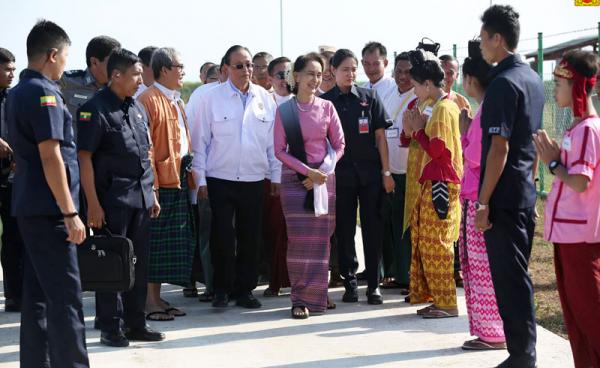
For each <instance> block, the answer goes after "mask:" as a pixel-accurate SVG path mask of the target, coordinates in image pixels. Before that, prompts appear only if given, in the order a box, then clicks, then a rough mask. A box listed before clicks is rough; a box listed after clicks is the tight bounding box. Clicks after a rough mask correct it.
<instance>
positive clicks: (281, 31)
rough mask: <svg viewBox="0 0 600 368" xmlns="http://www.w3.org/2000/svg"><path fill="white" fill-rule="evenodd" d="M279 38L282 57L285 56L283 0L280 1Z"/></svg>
mask: <svg viewBox="0 0 600 368" xmlns="http://www.w3.org/2000/svg"><path fill="white" fill-rule="evenodd" d="M279 38H280V41H281V45H280V46H281V54H280V55H281V56H283V0H279Z"/></svg>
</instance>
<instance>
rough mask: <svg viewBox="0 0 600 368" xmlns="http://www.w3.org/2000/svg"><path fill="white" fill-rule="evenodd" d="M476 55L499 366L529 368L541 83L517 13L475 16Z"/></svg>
mask: <svg viewBox="0 0 600 368" xmlns="http://www.w3.org/2000/svg"><path fill="white" fill-rule="evenodd" d="M481 20H482V22H483V25H482V27H481V46H480V47H481V53H482V55H483V58H484V59H485V60H486V61H487V62H488V63H489V64H497V65H496V66H495V67H494V68H493V69H492V70H491V71H490V75H489V79H490V81H491V83H490V85H489V86H488V88H487V90H486V93H485V99H484V100H483V107H482V110H481V111H482V114H481V129H482V132H483V136H482V145H481V179H480V180H481V182H480V189H479V201H478V202H476V203H475V206H476V208H477V213H476V215H475V226H476V227H477V228H478V229H479V231H485V233H484V236H485V243H486V247H487V252H488V258H489V261H490V270H491V273H492V281H493V282H494V289H495V291H496V299H497V301H498V310H499V312H500V317H502V321H503V322H504V334H505V335H506V345H507V348H508V353H509V354H510V356H509V357H508V359H506V360H505V361H504V362H503V363H501V364H500V365H499V366H498V367H503V368H504V367H506V368H508V367H510V368H533V367H535V364H536V352H535V342H536V324H535V313H534V302H533V284H532V282H531V278H530V276H529V273H528V272H527V268H528V265H529V256H530V255H531V246H532V244H533V232H534V227H535V215H534V214H535V202H536V192H535V184H534V175H535V172H536V169H535V168H536V166H537V155H536V152H535V147H534V144H533V136H532V134H533V133H535V132H537V131H538V129H539V128H540V125H541V122H542V112H543V109H544V86H543V83H542V81H541V80H540V78H539V76H538V75H537V74H536V73H535V72H534V71H533V70H532V69H531V67H530V66H529V65H528V64H527V63H525V62H523V61H522V60H521V59H520V57H519V56H518V55H516V54H515V49H516V48H517V44H518V40H519V30H520V27H519V14H518V13H517V12H516V11H514V9H513V8H512V7H510V6H508V5H494V6H492V7H490V8H489V9H488V10H486V11H485V13H484V14H483V16H482V17H481Z"/></svg>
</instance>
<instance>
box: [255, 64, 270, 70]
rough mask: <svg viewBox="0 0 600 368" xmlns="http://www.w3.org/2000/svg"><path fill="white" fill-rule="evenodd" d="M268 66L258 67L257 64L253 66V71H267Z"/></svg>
mask: <svg viewBox="0 0 600 368" xmlns="http://www.w3.org/2000/svg"><path fill="white" fill-rule="evenodd" d="M268 67H269V66H268V65H258V64H254V69H258V70H265V69H267V68H268Z"/></svg>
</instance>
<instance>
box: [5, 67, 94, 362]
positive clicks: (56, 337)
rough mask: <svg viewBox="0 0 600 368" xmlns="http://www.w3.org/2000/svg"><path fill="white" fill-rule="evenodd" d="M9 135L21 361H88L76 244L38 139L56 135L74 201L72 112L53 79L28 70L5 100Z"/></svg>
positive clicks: (76, 186) (76, 170) (75, 169)
mask: <svg viewBox="0 0 600 368" xmlns="http://www.w3.org/2000/svg"><path fill="white" fill-rule="evenodd" d="M7 116H8V124H9V130H8V131H9V142H10V144H11V146H12V148H13V151H14V156H15V160H16V166H17V167H18V170H17V171H16V173H15V178H14V187H13V196H12V199H13V203H12V214H13V216H16V217H17V221H18V224H19V230H20V231H21V236H22V237H23V241H24V244H25V257H24V258H25V260H24V281H23V300H22V313H21V346H20V351H21V355H20V360H21V367H35V368H38V367H43V366H47V365H48V359H49V360H50V364H51V365H52V366H53V367H67V366H68V367H88V366H89V362H88V357H87V351H86V345H85V328H84V323H83V310H82V303H81V284H80V277H79V266H78V263H77V251H76V248H75V244H72V243H69V242H67V240H66V238H67V230H66V227H65V224H64V219H63V215H62V213H61V210H60V208H59V207H58V205H57V204H56V199H55V198H54V196H53V195H52V192H51V190H50V187H49V186H48V183H47V182H46V178H45V175H44V170H43V167H42V161H41V158H40V154H39V150H38V144H40V143H41V142H44V141H47V140H57V141H58V142H59V145H60V153H61V156H62V159H63V161H64V165H65V171H66V174H67V180H68V184H69V189H70V193H71V197H72V198H73V202H74V204H75V208H78V204H79V203H78V195H79V166H78V163H77V152H76V150H75V142H74V140H73V128H72V120H71V114H70V113H69V111H68V110H67V108H66V106H65V102H64V100H63V97H62V95H61V93H60V91H59V90H58V86H57V85H56V83H54V82H53V81H51V80H49V79H47V78H45V77H44V76H43V75H42V74H40V73H38V72H36V71H33V70H29V69H27V70H25V71H24V72H23V73H22V75H21V79H20V81H19V84H17V86H16V87H15V88H13V89H12V90H11V91H10V94H9V97H8V104H7Z"/></svg>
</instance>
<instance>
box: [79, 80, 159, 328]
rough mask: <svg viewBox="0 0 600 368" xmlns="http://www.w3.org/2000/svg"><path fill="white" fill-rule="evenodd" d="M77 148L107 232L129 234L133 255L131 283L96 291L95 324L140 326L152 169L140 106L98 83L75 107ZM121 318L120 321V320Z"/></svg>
mask: <svg viewBox="0 0 600 368" xmlns="http://www.w3.org/2000/svg"><path fill="white" fill-rule="evenodd" d="M77 124H78V127H79V131H80V133H81V134H79V137H78V139H77V143H78V149H79V150H82V151H88V152H91V153H92V163H93V167H94V178H95V186H96V192H97V196H98V200H99V202H100V206H101V207H102V209H103V210H104V213H105V221H106V226H107V227H108V229H109V230H110V231H111V232H112V233H113V234H119V235H123V236H126V237H127V238H129V239H131V241H132V242H133V246H134V252H135V255H136V258H137V261H136V266H135V284H134V286H133V289H131V290H130V291H127V292H124V293H106V292H98V293H96V311H97V314H98V327H99V328H100V329H101V330H102V331H103V332H109V333H118V332H121V331H122V330H123V327H124V326H126V327H127V328H129V329H131V330H140V329H143V328H145V326H146V323H145V314H144V306H145V303H146V293H147V289H146V288H147V285H146V282H147V273H148V248H149V233H150V209H151V208H152V206H153V204H154V194H153V189H152V186H153V183H154V174H153V172H152V167H151V164H150V159H149V157H148V151H149V150H150V141H149V135H148V129H147V117H146V113H145V110H144V108H143V107H142V106H141V105H140V104H139V103H138V102H137V101H135V100H134V99H132V98H130V97H128V98H126V99H125V100H121V99H120V98H119V97H118V96H117V95H116V94H115V93H114V92H113V91H112V90H111V89H110V88H104V89H102V90H101V91H100V92H98V93H97V94H96V95H95V96H94V97H92V99H91V100H90V101H88V102H86V103H84V104H83V105H82V106H81V107H80V108H79V110H78V112H77ZM123 324H124V325H123Z"/></svg>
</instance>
